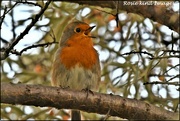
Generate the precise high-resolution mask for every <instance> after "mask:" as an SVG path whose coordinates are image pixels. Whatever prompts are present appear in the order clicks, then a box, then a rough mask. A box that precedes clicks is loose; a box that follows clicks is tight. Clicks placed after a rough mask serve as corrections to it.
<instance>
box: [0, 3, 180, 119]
mask: <svg viewBox="0 0 180 121" xmlns="http://www.w3.org/2000/svg"><path fill="white" fill-rule="evenodd" d="M15 4H16V2H11V1H1V15H2V13H3V12H4V10H5V7H6V8H7V10H9V11H8V12H7V14H6V16H5V18H4V20H3V23H2V26H1V49H3V47H5V46H7V44H8V42H11V41H13V40H14V39H15V38H16V37H17V36H18V35H19V34H20V33H21V32H22V31H23V30H24V29H25V28H26V27H27V25H28V24H29V23H30V22H31V17H34V16H35V14H37V13H38V12H39V10H40V6H44V4H45V1H31V2H29V3H25V2H24V3H23V2H19V3H18V4H16V5H15ZM172 7H173V6H171V9H173V8H172ZM178 11H179V8H178ZM174 12H177V11H174ZM116 14H117V11H116V10H115V9H109V8H101V7H97V6H96V7H94V6H88V5H79V4H76V3H71V2H52V3H51V4H50V6H49V7H48V9H47V10H46V11H45V13H44V15H43V16H42V17H41V19H40V20H39V21H38V22H37V23H36V25H35V26H34V27H33V28H32V29H31V30H30V32H29V33H28V34H27V35H25V37H24V38H23V39H22V40H21V41H20V42H19V43H18V44H17V45H16V46H15V48H14V49H16V51H21V50H22V49H23V48H25V47H28V46H30V45H33V44H40V43H47V42H53V41H54V40H56V41H57V42H58V41H59V40H60V37H61V34H62V31H63V29H64V27H65V26H66V25H67V23H68V22H70V21H72V20H74V19H78V20H80V21H84V22H86V23H89V24H90V25H96V28H95V29H94V30H93V32H92V34H93V35H94V36H96V37H97V38H95V39H94V40H93V41H94V44H95V48H96V49H97V50H98V52H99V57H100V61H101V70H102V78H101V84H100V88H99V92H100V93H107V94H109V93H113V94H115V95H120V96H123V97H126V98H136V99H138V100H143V101H146V102H148V103H151V104H154V105H156V106H158V107H162V108H164V109H166V110H170V111H176V112H177V111H179V76H180V74H179V65H180V64H179V53H180V51H179V44H180V43H179V42H180V41H179V39H178V38H179V34H178V33H176V32H174V31H172V30H169V29H168V27H166V26H164V25H160V24H158V23H156V22H153V21H151V20H150V19H148V18H143V16H140V15H138V14H135V13H126V12H125V11H120V10H119V11H118V14H117V16H118V18H119V19H118V20H117V21H116V19H117V16H115V15H116ZM1 18H2V16H1ZM117 23H118V26H117ZM53 37H55V38H54V40H53ZM57 47H58V44H57V43H54V44H51V45H49V46H47V47H37V48H32V49H29V50H27V51H25V52H24V53H23V54H22V55H21V56H18V55H15V54H10V56H9V57H8V58H7V59H5V60H3V61H1V81H2V82H12V83H25V84H41V85H49V86H50V85H51V84H50V80H51V64H52V60H53V55H54V53H55V51H56V49H57ZM152 82H158V83H164V84H144V83H152ZM168 83H171V85H169V84H168ZM82 117H83V119H102V118H103V117H104V115H99V114H92V113H91V114H88V113H85V112H83V113H82ZM69 118H70V111H69V110H65V109H62V110H57V109H55V108H51V107H44V108H40V107H35V106H22V105H9V104H1V119H9V120H27V119H35V120H37V119H39V120H40V119H42V120H48V119H63V120H66V119H69ZM109 119H118V118H117V117H110V118H109Z"/></svg>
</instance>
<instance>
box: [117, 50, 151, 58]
mask: <svg viewBox="0 0 180 121" xmlns="http://www.w3.org/2000/svg"><path fill="white" fill-rule="evenodd" d="M141 53H143V54H147V55H149V56H151V57H152V58H153V57H154V56H153V55H152V54H151V53H148V52H146V51H131V52H128V53H124V54H121V56H123V55H130V54H141Z"/></svg>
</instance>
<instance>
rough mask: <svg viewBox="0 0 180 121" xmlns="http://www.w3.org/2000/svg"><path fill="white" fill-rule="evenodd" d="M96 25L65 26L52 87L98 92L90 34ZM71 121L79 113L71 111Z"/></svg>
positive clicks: (96, 61)
mask: <svg viewBox="0 0 180 121" xmlns="http://www.w3.org/2000/svg"><path fill="white" fill-rule="evenodd" d="M94 27H95V26H89V25H88V24H87V23H84V22H80V21H75V22H71V23H70V24H68V25H67V26H66V27H65V30H64V32H63V34H62V37H61V41H60V44H59V48H58V49H57V52H56V54H55V58H54V62H53V67H52V85H53V86H61V87H69V88H71V89H75V90H82V89H88V90H93V91H95V90H97V89H98V85H99V82H100V63H99V55H98V53H97V51H96V50H95V49H94V47H93V42H92V38H93V36H91V34H90V32H91V30H92V29H93V28H94ZM71 118H72V120H80V119H81V116H80V111H78V110H72V114H71Z"/></svg>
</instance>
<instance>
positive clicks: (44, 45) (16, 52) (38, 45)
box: [11, 41, 58, 55]
mask: <svg viewBox="0 0 180 121" xmlns="http://www.w3.org/2000/svg"><path fill="white" fill-rule="evenodd" d="M56 43H58V42H54V41H53V42H47V43H43V44H37V45H31V46H28V47H26V48H24V49H22V50H21V51H20V52H18V51H16V50H11V53H12V54H16V55H22V53H23V52H24V51H27V50H28V49H32V48H36V47H47V46H48V45H51V44H56Z"/></svg>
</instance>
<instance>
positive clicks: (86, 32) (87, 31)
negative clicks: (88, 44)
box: [84, 26, 95, 35]
mask: <svg viewBox="0 0 180 121" xmlns="http://www.w3.org/2000/svg"><path fill="white" fill-rule="evenodd" d="M94 27H95V26H91V27H89V28H88V29H87V30H86V31H85V32H84V34H85V35H88V34H89V33H90V32H91V30H92V29H93V28H94Z"/></svg>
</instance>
